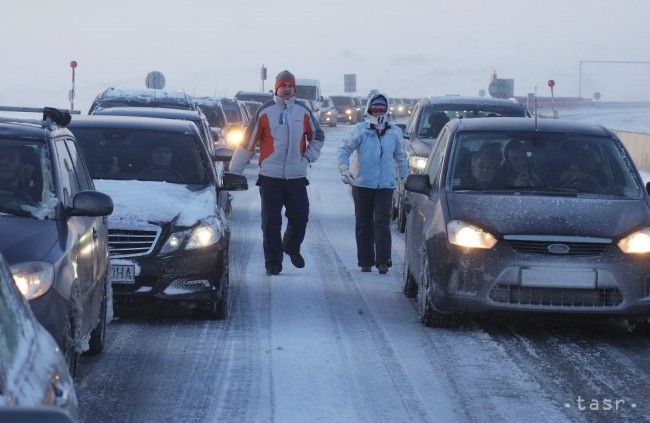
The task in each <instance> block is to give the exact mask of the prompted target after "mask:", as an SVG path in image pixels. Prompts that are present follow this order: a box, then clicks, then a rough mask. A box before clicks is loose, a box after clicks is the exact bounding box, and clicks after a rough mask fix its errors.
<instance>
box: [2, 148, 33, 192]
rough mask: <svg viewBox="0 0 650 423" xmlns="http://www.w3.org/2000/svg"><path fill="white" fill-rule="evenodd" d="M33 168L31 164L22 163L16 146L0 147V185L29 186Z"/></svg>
mask: <svg viewBox="0 0 650 423" xmlns="http://www.w3.org/2000/svg"><path fill="white" fill-rule="evenodd" d="M33 170H34V168H33V167H32V166H30V165H28V164H25V163H22V160H21V157H20V150H19V148H18V147H14V146H3V147H0V185H4V186H9V187H15V188H29V186H30V185H31V175H32V172H33Z"/></svg>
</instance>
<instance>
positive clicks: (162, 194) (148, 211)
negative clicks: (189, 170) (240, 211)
mask: <svg viewBox="0 0 650 423" xmlns="http://www.w3.org/2000/svg"><path fill="white" fill-rule="evenodd" d="M95 188H96V189H97V191H101V192H104V193H106V194H108V195H109V196H110V197H111V198H112V199H113V204H114V208H113V213H112V214H111V215H110V216H109V217H108V219H109V222H110V223H112V226H115V225H116V224H117V225H119V226H123V225H125V224H126V225H137V224H138V223H141V222H150V223H161V224H164V223H168V222H172V221H174V223H175V225H176V226H180V227H191V226H194V225H195V224H196V223H197V222H198V221H200V220H204V219H205V218H207V217H209V216H215V215H216V214H217V206H216V204H217V199H216V188H215V187H213V186H211V185H207V186H200V187H198V188H196V186H194V185H182V184H171V183H168V182H153V181H135V180H131V181H122V180H120V181H117V180H105V179H96V180H95ZM109 226H111V225H109Z"/></svg>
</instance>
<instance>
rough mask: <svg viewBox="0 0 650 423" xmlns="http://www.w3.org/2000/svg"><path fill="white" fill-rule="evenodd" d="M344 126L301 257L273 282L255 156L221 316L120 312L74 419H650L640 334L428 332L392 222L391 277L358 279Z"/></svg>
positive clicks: (553, 329) (313, 192)
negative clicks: (339, 161) (339, 152)
mask: <svg viewBox="0 0 650 423" xmlns="http://www.w3.org/2000/svg"><path fill="white" fill-rule="evenodd" d="M616 129H619V128H616ZM620 129H623V128H620ZM349 130H350V127H349V126H345V125H343V126H338V127H337V128H325V131H326V144H325V147H324V148H323V152H322V156H321V159H320V160H319V161H318V162H317V163H315V164H314V165H313V167H312V169H311V173H310V177H309V179H310V182H311V184H310V186H309V187H308V189H309V195H310V201H311V215H310V222H309V225H308V230H307V237H306V240H305V243H304V244H303V251H302V253H303V255H304V257H305V261H306V263H307V265H306V267H305V268H304V269H296V268H294V267H293V266H292V265H291V263H290V262H289V260H288V259H287V260H285V262H284V270H283V271H282V273H281V274H280V275H279V276H272V277H269V276H266V274H265V271H264V260H263V255H262V240H261V229H260V219H259V215H260V205H259V194H258V191H257V189H256V187H255V185H254V182H255V176H256V166H257V165H256V163H251V164H250V165H249V168H248V169H247V170H246V175H247V176H248V177H249V184H250V186H251V189H250V190H249V191H247V192H237V193H234V195H233V196H234V206H233V208H234V210H233V222H232V226H233V236H232V241H231V251H230V263H231V287H230V315H229V317H228V319H227V320H225V321H202V320H195V319H192V318H191V317H190V315H189V313H187V312H186V311H185V310H182V309H178V308H174V307H160V308H159V309H158V310H157V311H156V312H155V313H153V314H152V313H147V312H144V311H136V310H133V309H131V310H129V311H130V313H128V314H122V315H120V318H119V319H118V320H116V321H114V322H112V323H111V324H110V325H109V326H108V339H107V346H106V349H105V352H104V353H102V354H101V355H99V356H96V357H85V356H84V357H82V360H81V362H80V367H79V371H78V376H77V382H76V389H77V395H78V397H79V402H80V415H81V418H82V421H84V422H88V423H90V422H92V423H95V422H120V423H122V422H138V423H141V422H156V423H158V422H306V421H309V422H497V421H499V422H563V421H565V422H594V421H596V422H598V421H602V422H611V421H635V422H639V421H650V404H649V403H648V398H650V359H649V358H648V357H650V356H649V355H648V351H649V350H650V338H649V335H648V334H646V335H643V334H641V335H639V334H631V333H628V332H627V331H626V330H624V328H623V327H622V326H621V325H619V324H617V323H616V322H611V321H590V320H584V319H570V318H566V317H555V318H541V317H534V316H526V317H524V316H513V317H509V318H504V317H499V318H496V317H491V318H487V317H486V318H484V319H476V320H473V321H472V322H470V323H467V324H465V325H463V326H462V327H460V328H457V329H453V330H445V329H430V328H425V327H424V326H423V325H422V324H421V323H420V322H419V320H418V316H417V312H416V308H415V307H416V305H415V303H414V302H413V300H409V299H408V298H406V297H405V296H404V295H403V294H402V292H401V291H402V263H403V255H404V246H403V242H404V240H403V237H402V235H401V234H399V233H398V232H397V231H396V230H394V231H393V263H394V264H393V267H392V268H391V270H390V272H389V273H388V275H385V276H384V275H379V274H378V273H377V272H376V270H375V271H374V272H373V273H361V272H360V271H359V268H358V267H357V263H356V249H355V241H354V213H353V205H352V199H351V197H350V193H349V188H348V187H347V186H345V185H343V184H342V183H341V182H340V178H339V176H338V173H337V170H336V158H335V152H336V148H337V147H338V145H339V142H340V140H341V138H342V137H344V136H345V135H347V133H348V132H349ZM148 311H151V310H148ZM617 401H618V402H617Z"/></svg>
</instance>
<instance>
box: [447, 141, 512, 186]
mask: <svg viewBox="0 0 650 423" xmlns="http://www.w3.org/2000/svg"><path fill="white" fill-rule="evenodd" d="M500 163H501V149H500V147H499V145H498V144H496V143H489V144H485V145H483V146H482V147H481V148H479V150H478V151H476V152H475V153H473V154H472V157H471V160H470V169H469V171H465V172H464V173H461V175H460V186H459V187H457V188H460V189H485V188H493V187H495V186H497V184H498V178H497V173H498V170H499V165H500Z"/></svg>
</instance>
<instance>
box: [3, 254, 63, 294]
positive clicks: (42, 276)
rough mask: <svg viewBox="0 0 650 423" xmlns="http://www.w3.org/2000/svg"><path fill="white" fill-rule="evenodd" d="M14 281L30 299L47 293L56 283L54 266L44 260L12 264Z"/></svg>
mask: <svg viewBox="0 0 650 423" xmlns="http://www.w3.org/2000/svg"><path fill="white" fill-rule="evenodd" d="M11 273H12V274H13V276H14V282H16V286H17V287H18V290H20V293H21V294H23V296H24V297H25V298H26V299H28V300H33V299H34V298H38V297H40V296H41V295H43V294H45V293H46V292H47V291H48V290H49V289H50V288H51V287H52V284H53V283H54V266H53V265H52V264H51V263H46V262H43V261H27V262H24V263H17V264H14V265H13V266H11Z"/></svg>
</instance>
